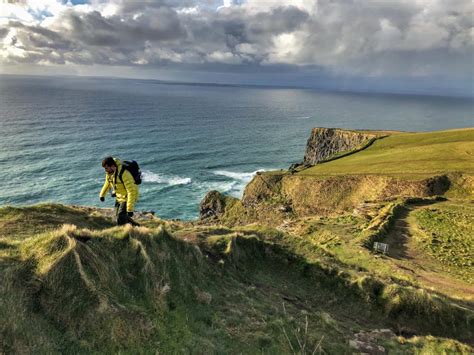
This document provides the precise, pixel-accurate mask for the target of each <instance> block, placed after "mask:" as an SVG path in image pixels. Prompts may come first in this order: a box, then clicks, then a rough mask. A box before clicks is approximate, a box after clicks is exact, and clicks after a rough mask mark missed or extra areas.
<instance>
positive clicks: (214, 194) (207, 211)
mask: <svg viewBox="0 0 474 355" xmlns="http://www.w3.org/2000/svg"><path fill="white" fill-rule="evenodd" d="M224 212H225V196H224V195H222V194H221V193H220V192H219V191H215V190H213V191H209V192H208V193H207V194H206V196H204V199H203V200H202V201H201V204H200V205H199V217H200V218H201V219H205V218H211V217H219V216H220V215H222V214H223V213H224Z"/></svg>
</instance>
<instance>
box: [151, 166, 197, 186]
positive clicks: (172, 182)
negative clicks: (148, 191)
mask: <svg viewBox="0 0 474 355" xmlns="http://www.w3.org/2000/svg"><path fill="white" fill-rule="evenodd" d="M142 177H143V181H144V182H151V183H156V184H164V185H168V186H176V185H188V184H190V183H191V182H192V180H191V178H188V177H181V176H166V175H161V174H155V173H153V172H151V171H146V170H145V171H143V172H142Z"/></svg>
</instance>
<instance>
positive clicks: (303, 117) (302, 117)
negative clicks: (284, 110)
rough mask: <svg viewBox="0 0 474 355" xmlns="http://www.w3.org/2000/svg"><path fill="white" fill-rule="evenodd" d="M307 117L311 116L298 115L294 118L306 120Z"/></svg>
mask: <svg viewBox="0 0 474 355" xmlns="http://www.w3.org/2000/svg"><path fill="white" fill-rule="evenodd" d="M308 118H311V116H300V117H295V120H307V119H308Z"/></svg>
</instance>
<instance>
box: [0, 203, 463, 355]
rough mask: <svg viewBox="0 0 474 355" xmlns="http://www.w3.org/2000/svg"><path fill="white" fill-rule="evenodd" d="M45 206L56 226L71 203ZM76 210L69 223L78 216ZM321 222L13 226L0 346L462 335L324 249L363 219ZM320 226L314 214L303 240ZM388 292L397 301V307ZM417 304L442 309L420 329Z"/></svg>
mask: <svg viewBox="0 0 474 355" xmlns="http://www.w3.org/2000/svg"><path fill="white" fill-rule="evenodd" d="M53 207H54V210H55V211H59V212H57V213H58V215H57V216H56V218H57V220H58V221H59V220H67V219H68V214H69V213H71V211H74V210H75V209H74V208H65V209H61V208H59V206H53ZM42 208H43V207H42V206H37V207H29V208H23V209H21V208H20V209H18V211H19V212H20V214H21V213H26V212H27V211H34V212H35V213H36V214H37V216H36V218H38V220H43V219H45V218H46V217H47V216H48V215H49V214H50V213H51V208H52V207H51V206H46V207H45V208H44V215H43V216H42V217H41V211H42ZM7 210H8V211H9V209H7ZM62 212H64V214H62ZM0 213H3V214H2V216H3V219H1V220H2V222H5V220H9V221H11V217H10V214H8V213H5V211H3V210H1V209H0ZM77 213H78V216H82V217H81V218H78V216H75V217H74V218H73V219H74V221H79V222H81V221H83V219H82V218H83V217H84V218H85V216H84V215H82V214H81V213H83V211H82V210H80V209H77ZM40 217H41V218H40ZM86 220H87V218H86ZM322 222H323V223H325V225H326V226H327V228H329V229H328V230H327V233H326V237H325V238H326V239H324V240H323V239H320V240H319V241H318V242H317V243H316V244H314V239H313V240H311V238H308V239H307V238H297V237H295V235H292V234H288V233H286V232H283V231H279V230H276V229H274V228H271V227H264V226H260V225H247V226H240V227H234V228H229V227H223V226H218V225H211V226H205V225H203V226H200V225H196V224H192V223H188V224H186V223H182V224H179V223H175V224H170V225H169V226H170V227H171V228H172V229H173V230H174V236H173V235H171V234H170V233H169V232H168V231H167V230H166V229H165V227H164V225H166V223H165V222H163V221H159V220H156V221H154V220H150V221H148V222H146V223H147V224H148V225H149V226H148V227H140V228H131V227H125V228H123V227H111V228H103V227H104V226H106V225H107V224H108V223H109V220H108V219H107V218H102V217H100V216H98V215H96V216H95V218H94V219H92V222H91V223H92V225H94V226H95V225H98V226H100V228H87V229H86V228H79V227H77V226H74V225H72V224H69V225H65V226H57V227H56V228H54V227H52V226H50V227H48V228H46V230H44V231H42V232H39V233H35V232H31V234H30V235H28V236H26V235H22V236H21V238H19V239H17V237H16V234H15V233H13V234H11V236H10V237H4V238H3V239H2V240H4V241H5V243H7V244H8V245H7V246H5V247H3V248H1V249H0V270H1V272H0V316H1V317H2V318H1V319H2V322H1V324H0V335H1V336H2V337H1V339H2V341H0V351H2V352H6V353H9V352H32V351H35V352H39V353H44V352H47V353H54V352H66V353H68V352H74V353H86V352H87V353H88V352H106V353H107V352H137V351H139V352H156V351H159V352H165V353H176V352H194V351H195V350H196V349H200V350H199V351H202V352H210V353H222V352H225V353H256V352H258V353H269V354H270V353H307V352H313V351H314V350H315V349H316V350H317V351H316V353H318V352H320V353H341V354H344V353H351V349H350V347H349V345H348V344H349V340H350V339H351V338H352V337H353V333H354V329H366V328H367V326H368V325H370V327H373V328H383V327H395V328H396V327H398V325H397V324H399V323H400V322H403V323H404V324H407V325H409V326H410V327H411V328H410V329H414V331H415V332H416V333H418V334H419V335H423V334H427V332H428V333H433V334H438V335H440V334H441V333H442V334H445V335H446V334H449V336H454V337H457V339H461V340H462V339H465V338H466V336H468V335H466V334H468V333H466V332H467V329H466V326H467V325H468V323H465V322H466V321H465V320H462V319H464V317H465V316H466V315H465V314H464V313H463V312H455V311H453V308H451V307H452V306H450V305H449V304H448V303H444V301H443V299H442V298H441V299H440V300H438V298H433V296H431V295H430V294H429V293H426V294H423V297H424V298H423V297H422V298H420V297H419V296H417V295H419V294H420V292H422V291H420V290H418V289H416V288H410V287H408V288H407V287H405V286H403V285H398V286H397V287H398V288H394V287H395V286H390V285H392V284H393V282H392V281H390V280H386V281H387V282H386V281H383V279H377V278H373V277H371V276H370V275H368V274H367V273H366V272H364V271H363V270H362V269H360V268H357V267H354V265H348V264H346V263H344V262H343V261H342V260H339V259H338V257H337V255H334V254H331V253H330V252H329V251H330V250H332V249H333V248H337V247H340V246H342V245H343V243H346V242H348V240H347V237H346V236H347V234H346V233H347V232H350V233H352V232H353V231H354V230H356V229H358V228H359V226H361V225H364V224H365V222H364V220H363V219H361V218H355V217H351V216H340V217H338V218H337V219H336V218H334V219H332V220H331V219H323V220H322ZM10 223H11V222H10ZM17 223H18V222H17ZM331 226H332V227H331ZM10 227H13V225H10ZM17 227H18V226H17ZM300 227H301V228H306V227H308V225H307V224H303V225H301V226H300ZM330 228H332V230H330ZM14 229H15V228H13V229H10V230H14ZM34 230H35V229H31V231H34ZM318 231H319V225H318V224H317V223H316V221H314V224H309V227H308V233H307V235H310V234H314V233H316V234H318V233H319V232H318ZM337 231H340V232H341V233H340V236H339V237H338V238H336V239H330V238H329V236H330V234H334V233H336V232H337ZM342 231H345V232H342ZM11 241H14V242H12V243H10V242H11ZM353 247H355V246H353ZM361 250H362V249H361ZM390 290H391V291H390ZM389 291H390V292H391V293H387V292H389ZM387 295H396V296H397V297H400V299H401V301H400V302H399V303H398V308H395V306H389V305H390V304H391V302H392V299H395V298H396V297H391V296H387ZM398 295H401V296H398ZM413 299H415V300H418V299H422V300H423V302H417V301H412V300H413ZM341 305H343V307H341ZM390 307H391V308H390ZM387 309H389V311H387ZM423 309H428V310H430V311H429V312H431V313H433V312H432V310H433V309H435V310H437V309H439V310H442V312H445V313H448V314H449V315H450V316H449V317H447V316H445V315H444V314H445V313H439V312H441V311H439V312H438V311H435V312H434V313H433V314H435V316H434V317H432V318H429V319H430V323H429V324H424V321H423V320H424V319H427V318H426V317H428V316H429V315H430V314H431V313H426V312H427V311H424V310H423ZM347 310H350V312H349V313H348V311H347ZM437 312H438V313H437ZM436 314H438V315H437V316H436ZM32 322H34V324H36V325H38V326H35V327H32V326H31V324H32ZM443 322H444V323H443ZM453 324H454V325H456V327H457V328H456V333H453V332H451V331H450V329H454V328H453ZM462 324H467V325H466V326H464V325H462ZM435 339H438V338H435ZM401 346H402V345H400V344H398V345H393V347H395V348H397V347H398V348H400V347H401ZM403 346H404V347H406V345H403ZM410 346H411V345H410Z"/></svg>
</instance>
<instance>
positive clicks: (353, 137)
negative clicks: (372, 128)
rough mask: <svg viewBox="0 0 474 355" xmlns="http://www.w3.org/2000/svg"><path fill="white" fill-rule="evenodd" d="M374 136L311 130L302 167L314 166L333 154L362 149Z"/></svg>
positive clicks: (336, 129) (352, 132)
mask: <svg viewBox="0 0 474 355" xmlns="http://www.w3.org/2000/svg"><path fill="white" fill-rule="evenodd" d="M376 137H377V135H376V134H372V133H363V132H357V131H347V130H343V129H338V128H313V130H312V131H311V136H310V137H309V139H308V143H307V144H306V152H305V155H304V161H303V164H304V165H315V164H318V163H320V162H322V161H324V160H327V159H328V158H330V157H332V156H334V155H335V154H338V153H342V152H350V151H353V150H357V149H360V148H362V147H363V146H364V145H365V144H367V143H369V141H370V140H372V139H374V138H376Z"/></svg>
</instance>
